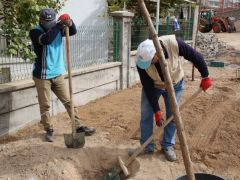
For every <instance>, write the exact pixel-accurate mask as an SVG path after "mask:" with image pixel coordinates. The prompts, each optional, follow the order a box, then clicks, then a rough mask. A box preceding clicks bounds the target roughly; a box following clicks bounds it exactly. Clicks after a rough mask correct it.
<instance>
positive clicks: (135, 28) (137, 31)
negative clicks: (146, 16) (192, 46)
mask: <svg viewBox="0 0 240 180" xmlns="http://www.w3.org/2000/svg"><path fill="white" fill-rule="evenodd" d="M178 22H179V24H180V30H178V31H174V30H173V22H172V20H169V19H168V18H167V19H166V20H165V21H163V22H161V24H159V28H158V36H163V35H169V34H175V35H176V37H177V38H180V39H182V40H191V39H192V29H193V19H190V20H179V21H178ZM149 37H150V35H149V30H148V26H147V24H146V23H145V22H144V21H143V20H142V19H133V21H132V36H131V41H132V42H131V50H136V49H137V47H138V45H139V44H140V43H141V42H142V41H144V40H145V39H147V38H149Z"/></svg>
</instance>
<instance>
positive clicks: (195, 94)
mask: <svg viewBox="0 0 240 180" xmlns="http://www.w3.org/2000/svg"><path fill="white" fill-rule="evenodd" d="M201 92H202V88H199V89H198V90H197V91H196V92H195V93H194V94H193V95H191V97H189V98H188V99H187V100H186V101H185V102H184V103H183V104H181V105H180V106H179V110H183V109H184V108H185V107H186V106H187V105H188V104H189V103H190V102H191V101H192V100H193V99H194V98H196V97H197V96H198V94H200V93H201ZM170 118H171V119H173V118H172V117H170ZM167 121H168V120H166V122H167ZM166 122H165V123H164V124H163V126H164V127H165V126H166V125H167V123H166ZM139 130H140V128H138V129H136V131H134V133H133V134H132V135H131V138H134V137H136V136H137V134H138V132H139Z"/></svg>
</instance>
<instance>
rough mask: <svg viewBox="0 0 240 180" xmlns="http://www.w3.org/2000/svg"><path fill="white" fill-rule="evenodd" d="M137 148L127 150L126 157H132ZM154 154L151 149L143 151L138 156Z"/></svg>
mask: <svg viewBox="0 0 240 180" xmlns="http://www.w3.org/2000/svg"><path fill="white" fill-rule="evenodd" d="M138 149H139V148H135V149H129V150H128V156H132V155H133V154H134V153H135V152H136V151H137V150H138ZM153 153H154V150H152V149H144V150H143V151H142V152H140V153H139V154H138V156H139V155H147V154H149V155H150V154H153Z"/></svg>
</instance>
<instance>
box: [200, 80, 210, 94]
mask: <svg viewBox="0 0 240 180" xmlns="http://www.w3.org/2000/svg"><path fill="white" fill-rule="evenodd" d="M211 85H212V78H210V77H206V78H202V81H201V84H200V87H201V88H202V90H203V91H206V90H207V89H208V88H209V87H210V86H211Z"/></svg>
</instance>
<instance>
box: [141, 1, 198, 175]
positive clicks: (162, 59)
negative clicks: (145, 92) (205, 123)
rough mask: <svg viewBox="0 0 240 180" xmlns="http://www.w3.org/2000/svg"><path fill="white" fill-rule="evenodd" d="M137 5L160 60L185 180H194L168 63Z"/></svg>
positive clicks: (156, 37) (152, 28)
mask: <svg viewBox="0 0 240 180" xmlns="http://www.w3.org/2000/svg"><path fill="white" fill-rule="evenodd" d="M138 4H139V6H140V8H141V10H142V13H143V15H144V18H145V20H146V21H147V24H148V26H149V31H150V34H151V37H152V39H153V43H154V46H155V48H156V51H157V56H158V57H159V58H160V65H161V70H162V73H163V77H164V80H165V84H166V89H167V92H168V96H169V100H170V105H171V110H172V113H173V115H174V119H175V122H176V127H177V134H178V137H179V141H180V147H181V151H182V155H183V161H184V165H185V169H186V173H187V178H188V180H195V176H194V173H193V167H192V161H191V158H190V154H189V150H188V145H187V140H186V135H185V131H184V126H183V122H182V119H181V115H180V111H179V107H178V103H177V100H176V97H175V91H174V88H173V84H172V79H171V76H170V73H169V70H168V63H167V62H166V59H165V56H164V53H163V50H162V47H161V45H160V42H159V40H158V35H157V33H156V31H155V28H154V26H153V23H152V21H151V17H150V14H149V12H148V10H147V8H146V5H145V3H144V1H143V0H138Z"/></svg>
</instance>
